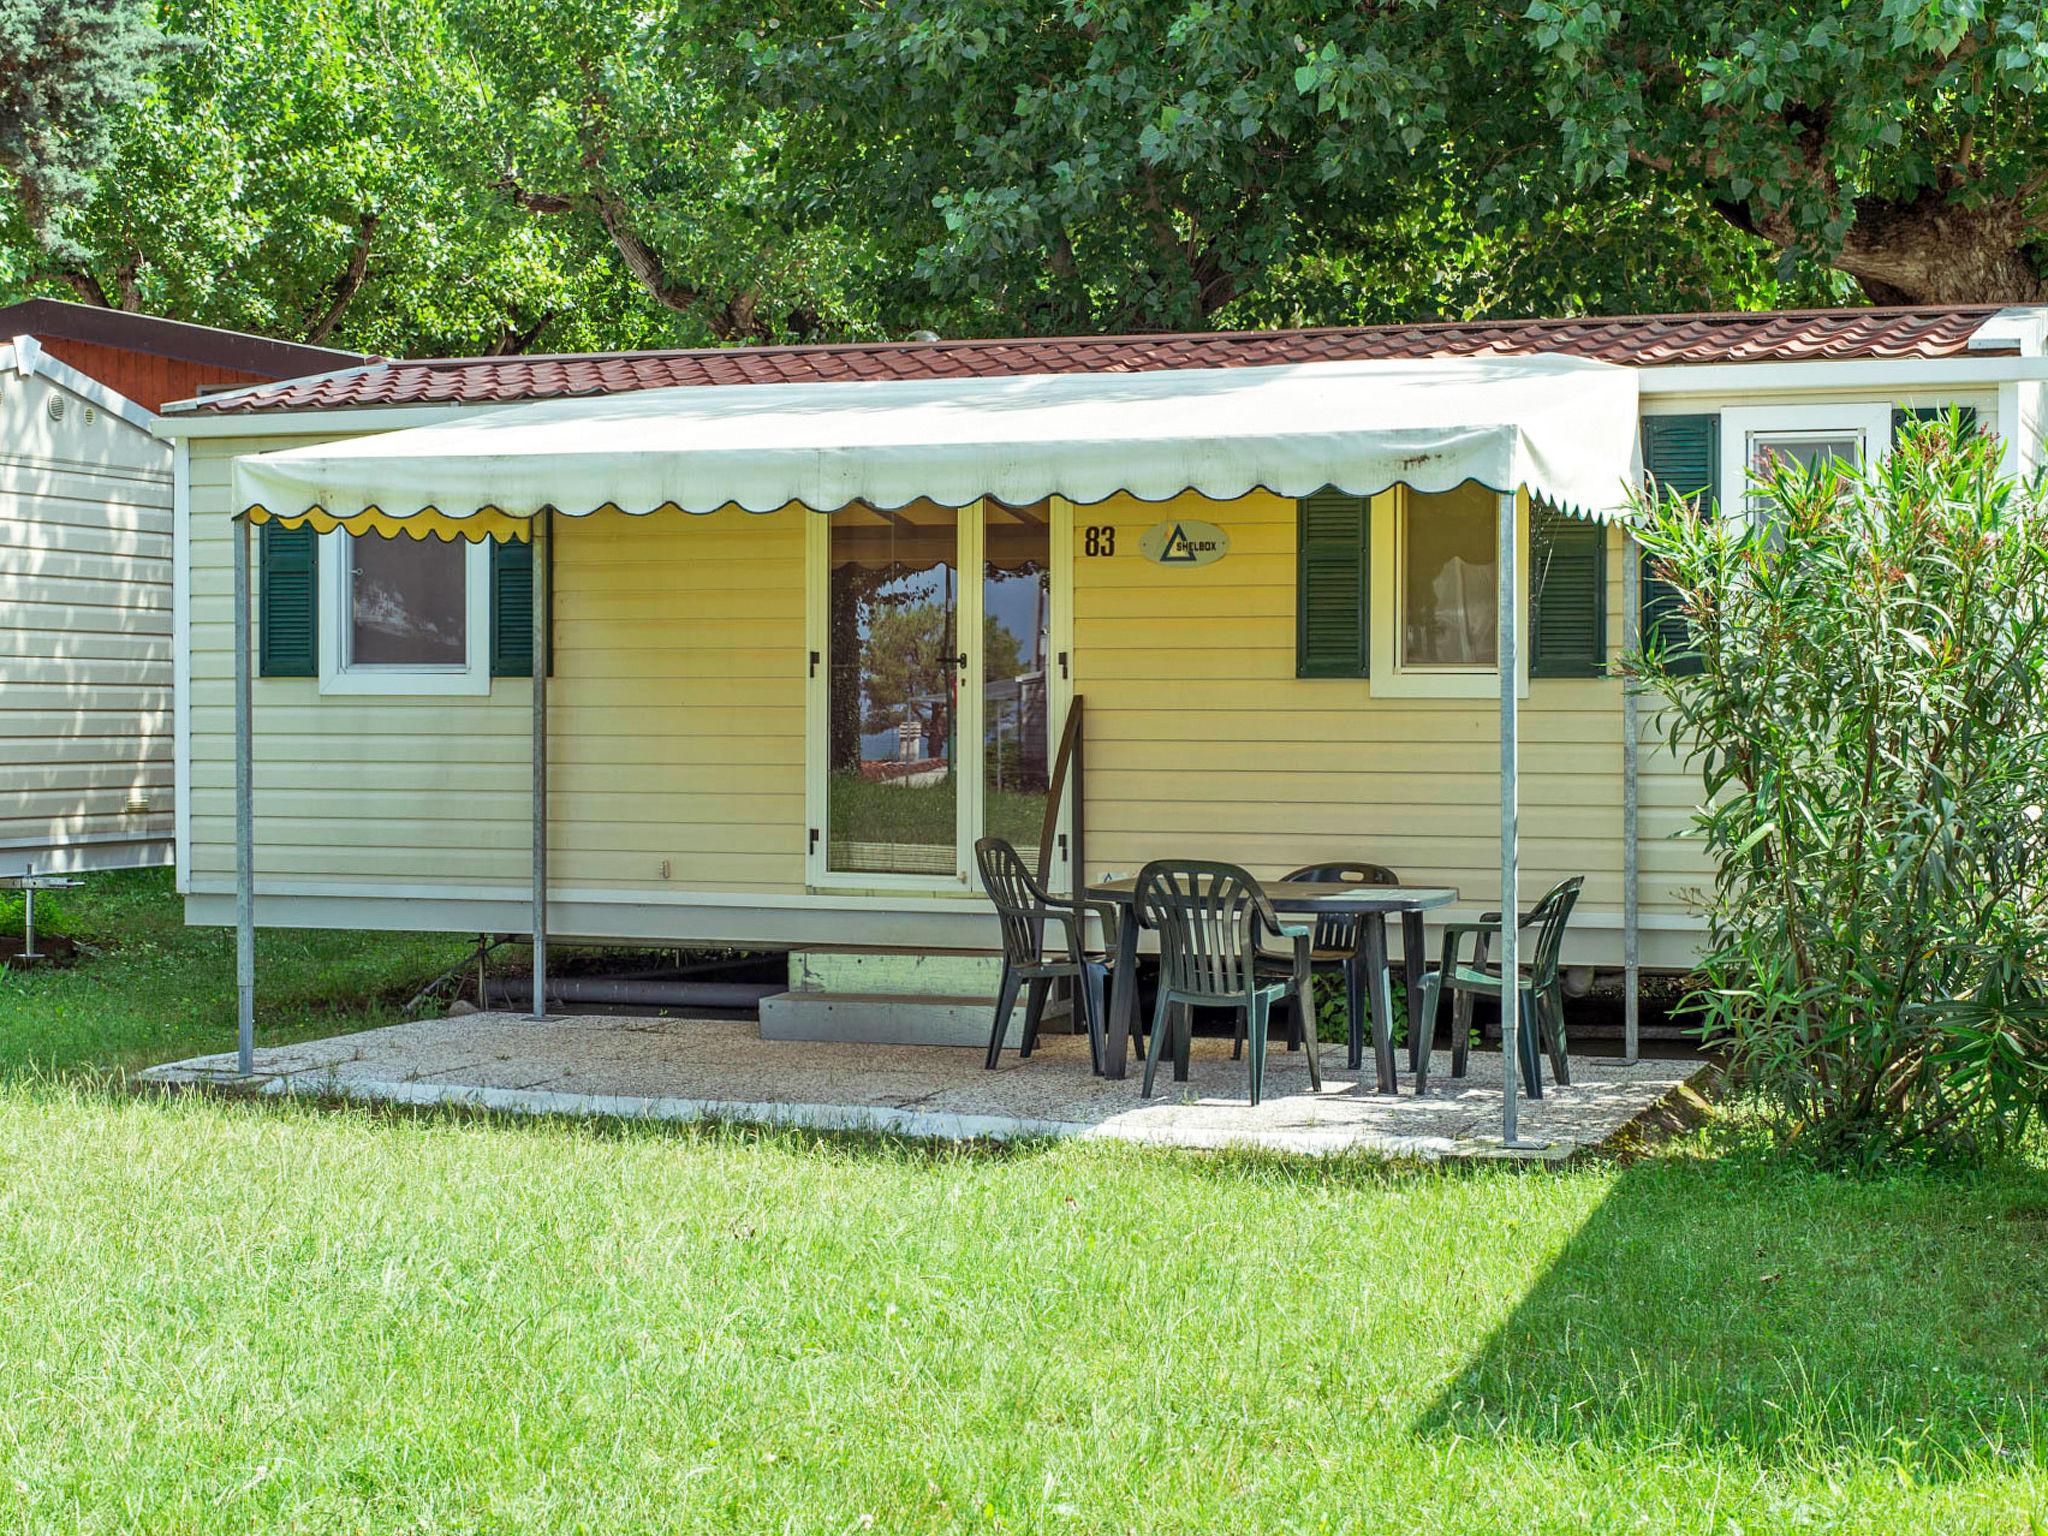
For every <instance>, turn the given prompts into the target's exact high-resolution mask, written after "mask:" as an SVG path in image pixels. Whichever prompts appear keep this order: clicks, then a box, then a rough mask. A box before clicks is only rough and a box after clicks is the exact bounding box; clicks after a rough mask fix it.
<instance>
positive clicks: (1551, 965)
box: [1415, 875, 1586, 1099]
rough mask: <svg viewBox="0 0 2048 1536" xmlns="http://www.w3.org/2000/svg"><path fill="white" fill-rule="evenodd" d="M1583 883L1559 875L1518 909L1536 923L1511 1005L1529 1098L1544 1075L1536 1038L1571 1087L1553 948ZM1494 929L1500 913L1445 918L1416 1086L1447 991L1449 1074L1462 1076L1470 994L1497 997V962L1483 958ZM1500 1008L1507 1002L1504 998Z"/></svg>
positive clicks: (1536, 1095) (1539, 1090) (1562, 1082)
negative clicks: (1464, 954) (1465, 953)
mask: <svg viewBox="0 0 2048 1536" xmlns="http://www.w3.org/2000/svg"><path fill="white" fill-rule="evenodd" d="M1585 884H1586V879H1585V876H1583V875H1574V876H1572V877H1571V878H1570V879H1569V880H1560V881H1558V883H1557V884H1556V885H1554V886H1552V887H1551V888H1550V889H1549V890H1548V891H1545V892H1544V893H1543V898H1542V900H1540V901H1538V902H1537V903H1536V905H1535V906H1533V907H1531V908H1530V909H1529V910H1528V911H1526V912H1523V913H1520V914H1518V916H1519V922H1518V924H1517V926H1518V927H1520V928H1522V929H1524V930H1527V929H1532V928H1533V929H1534V930H1536V939H1535V942H1534V943H1533V944H1532V945H1531V946H1530V947H1529V951H1528V954H1529V959H1528V963H1527V964H1526V965H1523V966H1520V967H1518V971H1519V974H1518V975H1517V976H1516V978H1515V1009H1516V1016H1517V1017H1518V1018H1519V1019H1520V1020H1521V1031H1520V1037H1519V1039H1518V1041H1517V1045H1518V1048H1519V1051H1520V1054H1521V1058H1522V1080H1523V1081H1524V1082H1525V1083H1526V1084H1527V1085H1528V1094H1529V1097H1530V1098H1532V1099H1540V1098H1542V1097H1543V1074H1542V1071H1541V1067H1540V1063H1539V1062H1538V1060H1537V1054H1536V1053H1537V1046H1538V1043H1539V1041H1540V1043H1541V1045H1542V1048H1543V1050H1544V1051H1545V1052H1546V1053H1547V1054H1548V1055H1549V1057H1550V1067H1551V1071H1552V1073H1553V1074H1554V1075H1555V1077H1556V1080H1557V1084H1558V1086H1559V1087H1561V1088H1569V1087H1570V1086H1571V1081H1572V1074H1571V1065H1570V1062H1569V1060H1568V1059H1567V1057H1566V1054H1565V1032H1564V984H1563V982H1562V981H1561V980H1560V979H1559V976H1558V955H1559V953H1560V952H1561V951H1562V950H1563V948H1564V932H1565V927H1566V925H1567V924H1569V923H1570V922H1571V917H1572V908H1573V907H1575V906H1577V905H1578V900H1579V892H1580V890H1581V889H1582V888H1583V887H1584V886H1585ZM1499 932H1500V914H1499V913H1498V912H1488V913H1485V914H1484V915H1482V916H1481V917H1480V919H1479V921H1478V922H1476V923H1450V924H1447V925H1445V928H1444V950H1443V962H1442V964H1441V965H1440V966H1439V967H1438V968H1437V971H1436V973H1435V975H1433V976H1432V977H1431V978H1430V981H1431V983H1432V985H1433V988H1434V991H1433V992H1432V995H1431V997H1430V999H1429V1007H1428V1010H1427V1012H1428V1017H1429V1023H1430V1026H1431V1027H1429V1028H1426V1029H1423V1030H1422V1031H1421V1043H1422V1055H1421V1059H1420V1060H1419V1061H1418V1062H1417V1064H1416V1069H1415V1091H1416V1092H1417V1093H1420V1092H1422V1090H1423V1088H1424V1087H1425V1086H1426V1085H1427V1083H1428V1079H1429V1049H1430V1044H1431V1039H1430V1037H1431V1036H1432V1035H1434V1034H1435V1033H1436V1031H1435V1028H1434V1025H1435V1022H1436V1005H1437V1003H1438V1002H1440V1001H1441V1000H1442V999H1443V997H1444V996H1446V995H1448V996H1449V997H1450V999H1451V1076H1452V1077H1454V1078H1459V1077H1463V1076H1464V1075H1465V1064H1466V1060H1467V1055H1468V1051H1469V1046H1468V1040H1469V1037H1470V1035H1471V1033H1472V999H1473V998H1475V997H1491V998H1496V999H1499V998H1500V997H1501V990H1502V980H1501V973H1500V967H1499V966H1498V965H1492V964H1490V963H1489V962H1488V959H1487V945H1488V942H1489V940H1490V938H1491V936H1492V935H1494V934H1497V933H1499ZM1468 936H1470V937H1472V938H1474V939H1475V941H1476V942H1475V943H1474V944H1473V946H1472V958H1471V960H1470V961H1469V962H1466V961H1461V960H1459V958H1458V949H1459V946H1460V944H1461V943H1462V942H1463V941H1464V940H1465V939H1466V938H1467V937H1468ZM1502 1008H1503V1009H1505V1008H1506V1003H1505V1002H1503V1003H1502Z"/></svg>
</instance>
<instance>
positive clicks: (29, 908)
mask: <svg viewBox="0 0 2048 1536" xmlns="http://www.w3.org/2000/svg"><path fill="white" fill-rule="evenodd" d="M21 958H22V959H24V960H40V959H42V958H43V957H42V956H41V955H39V954H37V953H36V863H35V860H34V859H30V860H29V861H28V863H26V864H24V865H23V866H22V882H21Z"/></svg>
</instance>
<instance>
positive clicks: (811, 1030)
mask: <svg viewBox="0 0 2048 1536" xmlns="http://www.w3.org/2000/svg"><path fill="white" fill-rule="evenodd" d="M994 1017H995V1000H994V999H993V998H980V997H957V996H955V997H948V996H943V995H941V996H924V997H905V996H902V995H900V994H897V993H887V992H778V993H776V994H774V995H773V996H770V997H764V998H762V999H761V1038H762V1039H763V1040H832V1041H839V1042H842V1043H850V1044H860V1045H960V1046H980V1047H982V1048H984V1049H985V1048H986V1047H987V1045H988V1031H989V1025H990V1023H991V1022H992V1021H993V1020H994ZM1023 1030H1024V1010H1023V1008H1022V1007H1018V1008H1015V1009H1012V1010H1011V1013H1010V1029H1009V1033H1008V1035H1007V1036H1005V1041H1006V1043H1007V1044H1009V1045H1012V1046H1014V1045H1016V1044H1017V1043H1018V1042H1019V1041H1020V1040H1021V1039H1022V1038H1023Z"/></svg>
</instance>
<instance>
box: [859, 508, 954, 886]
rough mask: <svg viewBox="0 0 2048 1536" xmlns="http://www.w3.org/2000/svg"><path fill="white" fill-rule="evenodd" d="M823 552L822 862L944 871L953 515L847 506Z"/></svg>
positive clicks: (873, 870) (950, 792) (950, 758)
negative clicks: (825, 585) (826, 658)
mask: <svg viewBox="0 0 2048 1536" xmlns="http://www.w3.org/2000/svg"><path fill="white" fill-rule="evenodd" d="M828 539H829V544H828V548H829V554H828V559H827V570H828V577H827V582H828V588H827V603H828V608H827V646H828V648H829V666H828V671H827V681H826V700H825V709H826V721H827V724H826V767H827V774H828V777H827V787H826V802H827V819H828V825H829V833H828V836H827V838H826V849H825V861H826V868H827V869H828V870H832V871H843V872H846V873H849V874H883V875H928V876H932V875H935V876H945V877H951V876H952V875H953V874H954V873H955V871H956V869H957V867H958V863H959V854H958V813H959V778H958V774H957V772H956V765H957V764H956V760H957V756H958V734H959V733H958V731H957V730H956V724H957V722H958V719H959V713H960V698H959V689H960V679H961V675H962V664H961V659H960V652H961V646H960V636H959V624H958V617H959V615H958V607H959V600H960V591H959V587H960V582H959V565H960V561H959V525H958V517H957V516H956V514H955V513H954V512H953V510H952V509H951V508H947V507H936V506H929V505H925V504H913V505H911V506H909V507H905V508H903V509H900V510H897V511H891V512H881V511H876V510H874V509H873V508H869V507H860V506H854V507H847V508H845V509H844V510H842V511H839V512H836V513H834V514H833V515H832V517H831V519H830V531H829V535H828Z"/></svg>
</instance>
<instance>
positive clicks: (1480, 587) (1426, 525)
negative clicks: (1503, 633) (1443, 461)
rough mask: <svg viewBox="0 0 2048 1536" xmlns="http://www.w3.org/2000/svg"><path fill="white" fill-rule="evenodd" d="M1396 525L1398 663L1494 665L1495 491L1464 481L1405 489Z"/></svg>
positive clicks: (1496, 618) (1449, 665)
mask: <svg viewBox="0 0 2048 1536" xmlns="http://www.w3.org/2000/svg"><path fill="white" fill-rule="evenodd" d="M1404 506H1405V510H1404V512H1403V514H1402V528H1401V540H1400V543H1401V572H1400V575H1401V661H1402V664H1403V665H1404V666H1413V667H1492V666H1495V665H1497V664H1498V659H1499V655H1500V652H1499V647H1498V645H1497V644H1496V641H1497V636H1498V627H1499V626H1498V618H1499V613H1498V606H1497V604H1498V596H1497V587H1496V580H1495V573H1496V571H1497V570H1498V566H1497V565H1496V563H1495V558H1494V536H1495V533H1496V531H1497V527H1498V520H1499V506H1498V502H1497V501H1496V499H1495V497H1494V494H1493V492H1491V491H1489V490H1487V489H1485V488H1484V487H1483V486H1476V485H1465V486H1460V487H1459V488H1458V489H1457V490H1455V491H1445V492H1442V493H1441V494H1438V495H1433V496H1425V495H1421V494H1418V493H1416V492H1412V491H1411V492H1409V493H1408V495H1407V497H1406V498H1405V501H1404Z"/></svg>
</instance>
